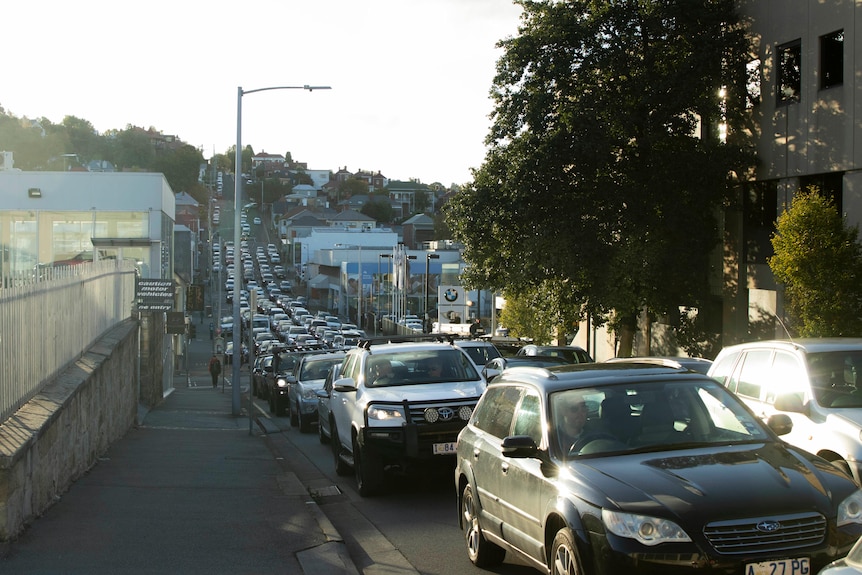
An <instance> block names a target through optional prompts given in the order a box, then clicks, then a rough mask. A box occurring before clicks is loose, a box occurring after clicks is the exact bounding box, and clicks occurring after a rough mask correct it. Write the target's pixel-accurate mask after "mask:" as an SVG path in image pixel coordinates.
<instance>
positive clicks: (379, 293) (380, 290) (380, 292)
mask: <svg viewBox="0 0 862 575" xmlns="http://www.w3.org/2000/svg"><path fill="white" fill-rule="evenodd" d="M381 258H386V259H387V260H390V261H391V260H392V254H377V315H378V316H379V315H380V312H381V311H383V309H382V306H381V305H380V296H382V295H383V282H381V281H380V279H381V278H380V275H381V274H380V260H381ZM386 265H387V267H388V266H389V262H386ZM388 273H389V272H387V275H388ZM377 323H379V324H380V325H381V326H382V325H383V322H382V320H380V319H377ZM374 329H375V332H374V333H375V334H376V333H377V331H376V329H377V326H376V325H375V326H374Z"/></svg>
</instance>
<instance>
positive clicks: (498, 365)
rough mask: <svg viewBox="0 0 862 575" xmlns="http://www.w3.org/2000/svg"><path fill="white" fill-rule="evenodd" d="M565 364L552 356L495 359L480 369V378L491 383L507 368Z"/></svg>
mask: <svg viewBox="0 0 862 575" xmlns="http://www.w3.org/2000/svg"><path fill="white" fill-rule="evenodd" d="M567 363H569V362H567V361H566V360H565V359H563V358H562V357H557V356H553V355H534V356H527V355H524V356H521V357H517V356H516V357H502V356H500V357H495V358H494V359H492V360H491V361H489V362H488V363H486V364H485V367H483V368H482V377H484V378H485V381H491V380H492V379H494V378H495V377H497V376H498V375H500V374H501V373H503V370H505V369H507V368H509V367H547V366H549V365H565V364H567Z"/></svg>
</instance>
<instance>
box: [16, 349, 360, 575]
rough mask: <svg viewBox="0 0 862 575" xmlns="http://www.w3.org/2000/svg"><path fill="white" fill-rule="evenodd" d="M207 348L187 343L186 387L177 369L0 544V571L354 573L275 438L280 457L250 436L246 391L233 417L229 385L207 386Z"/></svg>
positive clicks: (337, 537) (255, 430)
mask: <svg viewBox="0 0 862 575" xmlns="http://www.w3.org/2000/svg"><path fill="white" fill-rule="evenodd" d="M210 355H211V342H210V341H209V340H208V338H207V336H206V335H205V336H204V339H203V340H200V339H198V340H196V341H194V342H192V345H191V351H190V361H189V365H190V372H191V373H190V377H189V378H188V381H190V382H191V385H188V384H187V376H186V374H185V373H182V374H178V375H177V376H176V377H175V381H174V386H175V390H174V391H173V392H172V393H171V394H169V395H168V397H167V398H165V400H164V401H163V402H162V403H161V404H160V405H159V406H157V407H155V408H154V409H152V410H150V411H149V412H144V413H142V415H141V419H140V420H142V423H141V424H140V425H139V426H138V427H136V428H133V429H131V430H130V431H129V432H128V433H127V434H126V436H125V437H123V439H121V440H120V441H118V442H117V443H116V444H114V445H113V446H112V447H111V448H110V449H109V450H108V452H107V453H106V454H105V455H104V456H103V458H102V459H101V460H100V462H99V463H98V464H97V465H96V466H95V467H94V468H93V469H91V470H90V471H89V472H88V473H87V474H86V475H84V476H83V477H81V478H79V479H78V480H77V481H76V482H75V483H74V484H73V485H72V487H71V488H70V490H69V491H68V492H67V493H65V494H64V495H63V496H62V497H61V498H60V499H59V500H58V501H57V503H56V504H55V505H54V506H53V507H51V508H50V509H49V510H48V511H47V512H46V513H45V515H44V516H42V517H41V518H39V519H37V520H36V521H35V522H34V523H33V524H32V525H31V526H30V527H29V528H28V529H27V530H26V531H25V532H24V533H23V534H22V535H21V537H20V539H18V540H17V541H14V542H11V543H8V544H6V545H3V546H0V572H9V573H30V574H39V573H46V574H47V573H51V574H53V573H70V574H72V573H81V574H85V573H86V574H97V575H98V574H109V573H110V574H115V573H207V574H208V575H209V574H211V573H226V572H233V573H256V574H257V573H278V574H283V573H333V574H339V573H342V574H356V573H357V570H356V568H355V566H354V565H353V563H352V562H351V561H350V559H349V557H348V556H347V551H346V548H345V545H344V543H343V541H342V539H341V537H340V535H339V534H338V533H337V531H336V530H335V528H334V527H333V526H332V525H331V524H330V522H329V521H328V519H326V517H325V516H324V515H323V513H322V512H321V511H320V510H319V508H318V506H317V505H316V503H314V501H313V499H312V497H311V496H310V495H309V492H308V489H307V488H306V486H305V485H303V483H302V482H301V481H300V480H299V479H298V478H297V476H296V474H295V473H294V472H293V470H292V469H291V462H290V457H289V455H290V454H289V453H286V454H285V453H283V448H282V446H279V449H280V450H281V455H287V457H283V458H281V457H279V458H277V457H276V456H275V454H274V453H273V451H271V449H270V447H269V446H268V443H269V442H267V441H265V440H264V438H262V437H261V429H260V428H259V427H258V426H257V425H254V426H253V428H252V433H251V434H250V433H249V419H248V414H247V412H246V406H247V401H248V399H247V396H246V395H245V394H243V410H242V414H241V415H239V416H234V415H232V413H231V411H232V390H231V387H230V385H229V384H228V385H227V386H226V387H225V388H224V390H222V387H221V386H219V387H218V388H217V389H213V387H212V383H211V379H210V376H209V374H208V373H207V371H206V369H207V368H206V366H207V361H208V360H209V358H210ZM226 367H227V369H226V372H225V375H226V376H227V378H228V380H229V378H230V375H231V374H230V366H226ZM243 371H244V376H245V377H244V379H245V378H246V377H247V373H248V371H247V369H245V370H243ZM243 388H244V389H247V382H245V381H244V386H243Z"/></svg>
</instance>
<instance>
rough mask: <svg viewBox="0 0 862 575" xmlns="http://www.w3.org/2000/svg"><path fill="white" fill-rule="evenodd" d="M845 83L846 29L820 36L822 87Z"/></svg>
mask: <svg viewBox="0 0 862 575" xmlns="http://www.w3.org/2000/svg"><path fill="white" fill-rule="evenodd" d="M843 83H844V30H839V31H837V32H833V33H831V34H826V35H825V36H821V37H820V88H821V89H824V88H831V87H832V86H840V85H841V84H843Z"/></svg>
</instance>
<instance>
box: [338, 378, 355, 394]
mask: <svg viewBox="0 0 862 575" xmlns="http://www.w3.org/2000/svg"><path fill="white" fill-rule="evenodd" d="M332 389H333V390H334V391H337V392H339V393H350V392H351V391H356V382H355V381H353V378H352V377H344V378H341V379H338V380H336V381H335V383H333V384H332Z"/></svg>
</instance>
